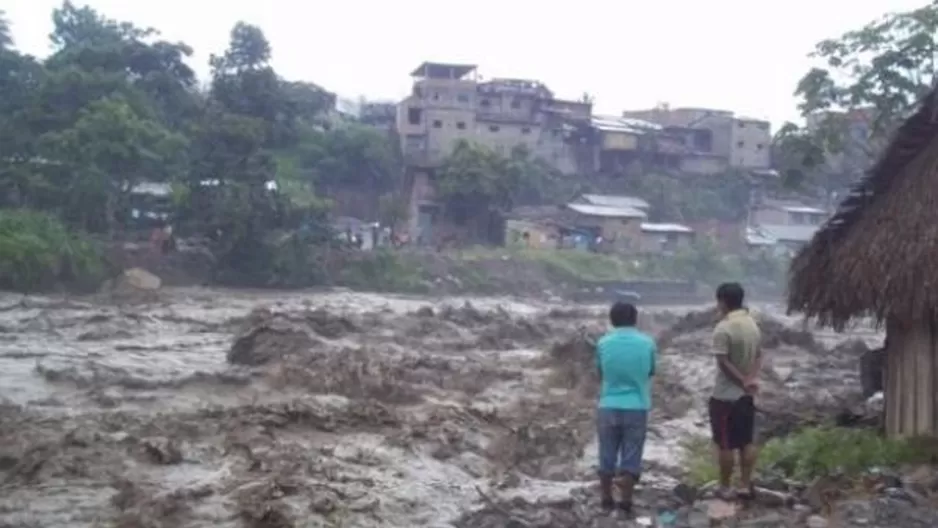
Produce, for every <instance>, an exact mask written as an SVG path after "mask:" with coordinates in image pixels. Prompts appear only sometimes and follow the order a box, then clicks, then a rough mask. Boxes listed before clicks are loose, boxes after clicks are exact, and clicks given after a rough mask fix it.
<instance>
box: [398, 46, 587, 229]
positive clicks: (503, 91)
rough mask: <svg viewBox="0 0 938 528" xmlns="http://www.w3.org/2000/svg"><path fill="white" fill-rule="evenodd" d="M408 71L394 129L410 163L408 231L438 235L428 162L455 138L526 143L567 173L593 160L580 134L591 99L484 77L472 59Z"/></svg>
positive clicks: (503, 145) (499, 148)
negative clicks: (406, 91) (407, 84)
mask: <svg viewBox="0 0 938 528" xmlns="http://www.w3.org/2000/svg"><path fill="white" fill-rule="evenodd" d="M411 76H412V77H413V79H414V82H413V88H412V90H411V94H410V95H409V96H408V97H406V98H405V99H404V100H403V101H401V102H400V103H399V104H398V106H397V132H398V135H399V136H400V139H401V143H402V151H403V153H404V158H405V160H406V162H407V165H408V167H409V168H410V171H409V173H410V175H411V185H410V189H411V215H410V218H411V225H410V231H411V232H412V234H413V236H414V237H415V239H417V240H420V241H424V242H426V243H429V242H430V241H432V240H434V239H435V238H438V237H439V236H440V232H441V229H442V226H440V227H435V226H439V222H438V219H439V218H440V215H439V212H440V206H439V204H438V203H437V201H436V199H435V196H434V194H435V193H434V188H433V185H432V182H431V180H430V178H429V170H431V169H432V168H433V167H435V166H437V165H439V164H440V163H441V162H442V161H443V160H444V159H445V158H446V156H447V155H449V153H450V152H452V150H453V148H454V147H455V146H456V144H457V143H458V142H459V141H470V142H474V143H478V144H481V145H485V146H487V147H489V148H491V149H492V150H495V151H496V152H500V153H502V154H506V155H507V154H509V153H510V152H511V150H512V149H514V148H515V147H518V146H521V145H523V146H525V147H527V148H528V150H529V151H530V152H531V154H532V155H533V156H535V157H538V158H541V159H544V160H546V161H548V162H550V163H551V164H552V165H553V166H554V167H556V168H557V169H558V170H560V171H562V172H564V173H572V172H575V171H576V170H577V168H578V165H579V164H580V163H591V162H592V160H593V156H592V152H591V151H589V149H588V148H587V147H588V145H585V144H584V142H583V141H581V137H585V136H588V135H589V130H590V117H591V115H592V104H591V103H590V102H588V101H568V100H562V99H557V98H556V97H555V96H554V94H553V93H552V92H551V91H550V90H549V89H548V88H547V87H546V86H544V85H543V84H542V83H540V82H537V81H531V80H522V79H493V80H488V81H484V82H483V81H481V80H480V79H479V76H478V74H477V72H476V67H475V66H474V65H469V64H441V63H431V62H425V63H423V64H421V65H420V66H419V67H417V69H415V70H414V71H413V72H412V73H411ZM434 231H436V232H434Z"/></svg>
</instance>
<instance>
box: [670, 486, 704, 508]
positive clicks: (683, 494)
mask: <svg viewBox="0 0 938 528" xmlns="http://www.w3.org/2000/svg"><path fill="white" fill-rule="evenodd" d="M698 492H699V490H698V489H697V488H696V487H694V486H689V485H687V484H678V485H677V486H674V490H673V493H674V496H675V497H677V498H678V499H680V500H681V502H683V503H684V504H693V503H694V502H696V501H697V496H698Z"/></svg>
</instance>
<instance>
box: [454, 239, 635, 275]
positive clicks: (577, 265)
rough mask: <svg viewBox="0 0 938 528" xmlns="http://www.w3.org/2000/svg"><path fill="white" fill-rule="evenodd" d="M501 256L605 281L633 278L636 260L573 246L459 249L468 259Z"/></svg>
mask: <svg viewBox="0 0 938 528" xmlns="http://www.w3.org/2000/svg"><path fill="white" fill-rule="evenodd" d="M503 257H508V258H513V259H517V260H524V261H529V262H531V263H532V264H539V265H541V266H543V267H544V269H545V271H546V272H547V273H548V274H549V275H550V276H553V277H556V278H558V279H562V280H572V281H579V282H605V281H613V280H622V279H626V278H634V277H635V276H636V273H635V270H636V263H634V262H631V261H629V260H626V259H624V258H621V257H616V256H612V255H604V254H601V253H592V252H588V251H578V250H573V249H560V250H558V249H530V248H484V247H475V248H470V249H467V250H464V251H462V252H460V259H462V260H465V261H467V262H472V261H479V260H488V259H493V260H494V259H499V258H503Z"/></svg>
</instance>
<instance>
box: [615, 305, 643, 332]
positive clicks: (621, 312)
mask: <svg viewBox="0 0 938 528" xmlns="http://www.w3.org/2000/svg"><path fill="white" fill-rule="evenodd" d="M609 322H611V323H612V326H613V327H615V328H621V327H624V326H635V324H636V323H638V310H637V309H636V308H635V305H634V304H631V303H627V302H621V301H620V302H617V303H615V304H613V305H612V308H610V309H609Z"/></svg>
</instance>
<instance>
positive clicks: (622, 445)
mask: <svg viewBox="0 0 938 528" xmlns="http://www.w3.org/2000/svg"><path fill="white" fill-rule="evenodd" d="M597 424H598V429H599V475H600V476H601V477H607V476H610V477H611V476H616V475H622V474H625V473H627V474H629V475H631V476H632V477H634V478H635V480H638V478H639V477H640V476H641V474H642V452H643V451H644V449H645V433H646V431H647V430H648V411H637V410H627V409H599V416H598V419H597Z"/></svg>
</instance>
